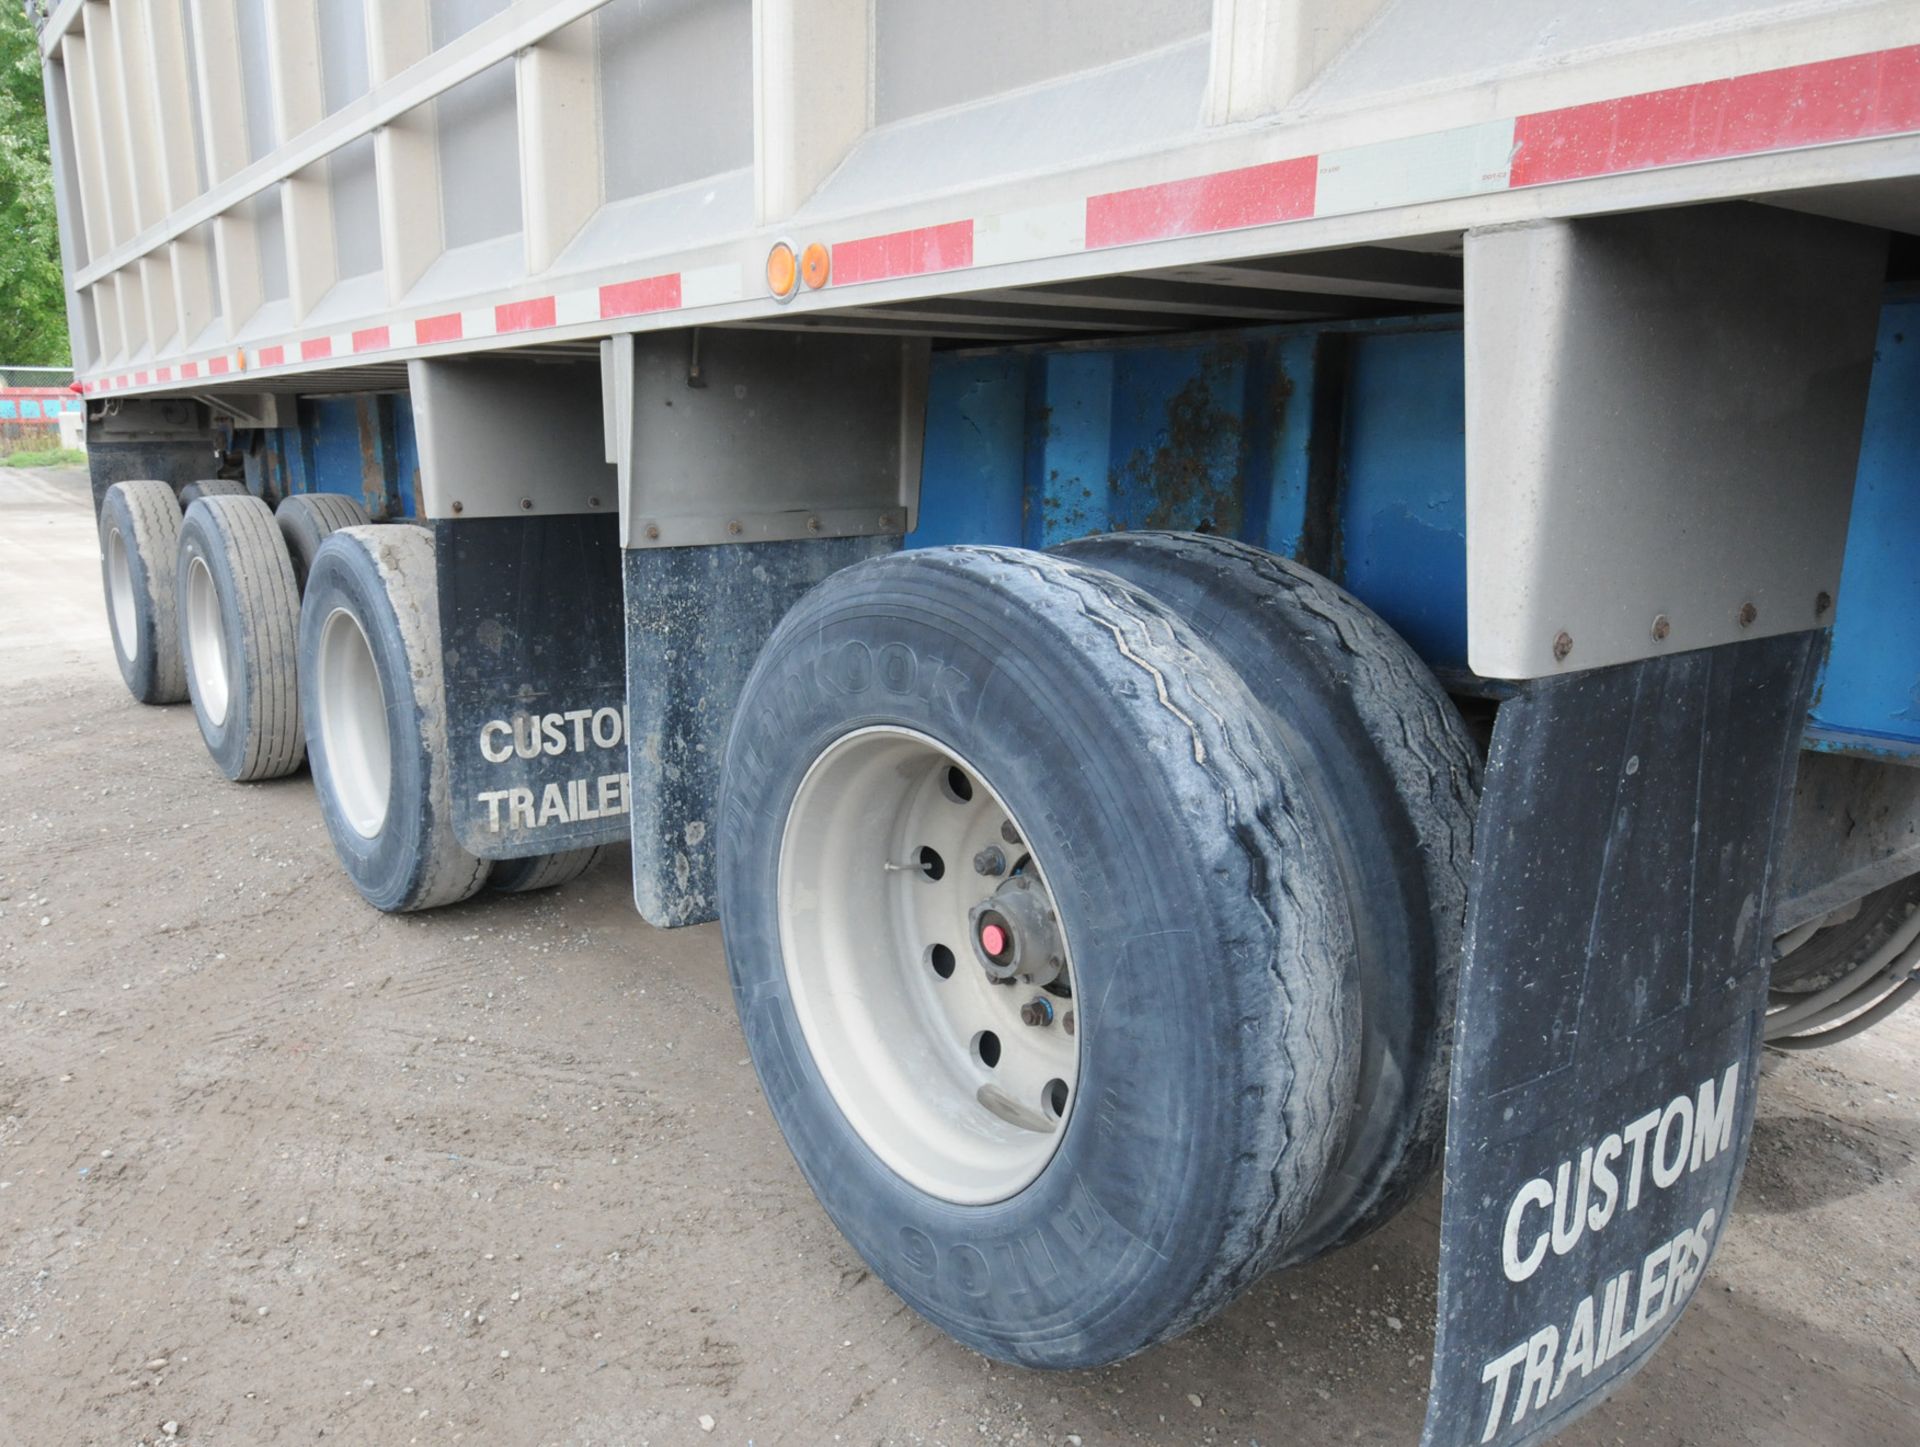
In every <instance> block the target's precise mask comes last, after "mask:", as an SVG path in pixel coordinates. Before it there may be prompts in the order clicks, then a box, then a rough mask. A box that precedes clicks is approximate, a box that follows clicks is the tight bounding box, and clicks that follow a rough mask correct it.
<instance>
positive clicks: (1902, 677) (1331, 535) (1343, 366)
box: [907, 295, 1920, 759]
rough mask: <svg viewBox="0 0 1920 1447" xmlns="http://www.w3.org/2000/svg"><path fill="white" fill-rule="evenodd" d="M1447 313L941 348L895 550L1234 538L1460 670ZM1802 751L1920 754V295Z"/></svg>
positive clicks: (1461, 564)
mask: <svg viewBox="0 0 1920 1447" xmlns="http://www.w3.org/2000/svg"><path fill="white" fill-rule="evenodd" d="M1464 377H1465V372H1464V358H1463V354H1462V349H1461V339H1460V332H1459V324H1458V321H1457V320H1456V319H1452V318H1439V319H1419V320H1411V321H1395V322H1384V323H1382V322H1368V323H1337V324H1323V325H1312V326H1295V327H1276V328H1263V329H1259V330H1249V331H1239V332H1230V333H1221V334H1217V335H1212V336H1205V337H1190V338H1183V339H1178V340H1173V341H1167V340H1156V341H1153V342H1116V343H1111V344H1104V343H1103V344H1072V345H1065V346H1050V347H1030V348H1008V349H1005V350H997V351H969V352H952V353H943V354H940V355H937V356H936V357H935V358H934V363H933V374H932V383H931V385H932V393H931V405H930V407H929V409H928V416H927V442H926V462H925V470H924V474H923V479H922V485H921V510H920V522H919V527H918V529H917V531H915V533H914V534H913V535H912V536H911V537H910V538H909V539H908V540H907V543H908V546H909V547H931V546H936V545H939V544H942V543H952V542H998V543H1022V544H1025V545H1026V546H1029V547H1037V548H1039V547H1050V546H1052V545H1053V544H1055V543H1058V542H1064V541H1066V540H1067V539H1069V538H1075V537H1081V536H1084V535H1086V534H1088V533H1096V532H1105V531H1109V530H1115V529H1137V528H1184V529H1199V530H1201V531H1215V532H1220V533H1226V534H1230V535H1232V536H1235V537H1239V538H1242V539H1245V540H1247V541H1249V542H1255V543H1259V544H1260V545H1262V546H1264V547H1267V548H1271V549H1272V550H1273V551H1275V552H1278V553H1283V554H1286V555H1287V556H1290V557H1294V558H1297V559H1298V560H1300V561H1301V562H1304V563H1307V564H1308V565H1309V566H1313V567H1316V568H1319V569H1320V570H1322V571H1324V572H1326V573H1328V574H1329V575H1330V576H1332V577H1333V578H1335V579H1336V580H1338V581H1339V582H1341V583H1342V584H1344V585H1345V586H1346V587H1347V588H1349V589H1351V590H1352V591H1353V592H1354V593H1355V594H1357V595H1358V596H1359V597H1360V598H1361V599H1363V600H1364V601H1365V602H1366V603H1367V604H1368V605H1369V606H1371V607H1372V608H1373V609H1375V610H1376V611H1377V612H1379V613H1380V614H1381V615H1382V616H1383V617H1384V618H1385V619H1386V620H1387V621H1388V622H1389V623H1391V624H1392V625H1393V626H1394V627H1395V628H1397V629H1398V630H1399V631H1400V632H1401V633H1402V634H1403V635H1405V637H1406V638H1407V639H1408V641H1409V642H1411V643H1412V644H1413V646H1414V647H1415V649H1417V650H1418V651H1419V653H1420V655H1421V656H1422V657H1423V658H1425V659H1426V660H1427V662H1428V663H1429V664H1430V665H1432V666H1433V667H1434V668H1435V669H1437V670H1439V671H1440V672H1441V673H1442V675H1443V676H1445V677H1447V678H1448V680H1449V682H1451V683H1454V684H1456V685H1463V684H1464V685H1466V686H1471V680H1469V679H1467V678H1465V676H1464V675H1465V670H1466V650H1467V620H1466V505H1465V503H1466V436H1465V420H1464V419H1465V381H1464ZM1836 618H1837V621H1836V624H1835V628H1834V633H1833V645H1832V650H1831V654H1830V657H1829V660H1828V663H1827V667H1826V671H1825V676H1824V679H1823V682H1822V685H1821V687H1820V690H1819V692H1818V693H1817V695H1816V702H1815V707H1814V712H1813V717H1812V719H1811V720H1810V723H1809V731H1808V742H1809V744H1810V746H1812V747H1816V748H1843V749H1847V750H1849V751H1855V752H1868V753H1881V754H1889V755H1893V756H1898V757H1911V758H1915V759H1920V297H1916V296H1909V295H1896V296H1894V297H1893V298H1892V299H1890V300H1889V302H1888V304H1887V307H1886V310H1885V313H1884V317H1883V322H1882V327H1881V334H1880V341H1879V353H1878V358H1877V361H1876V365H1875V370H1874V378H1873V390H1872V395H1871V398H1870V400H1869V403H1868V415H1867V426H1866V432H1865V436H1864V439H1863V445H1862V451H1861V458H1860V471H1859V480H1858V483H1857V485H1856V488H1855V495H1854V511H1853V520H1852V528H1851V532H1850V533H1849V538H1848V545H1847V557H1846V566H1845V570H1844V573H1843V576H1842V580H1841V585H1840V594H1839V605H1838V611H1837V614H1836Z"/></svg>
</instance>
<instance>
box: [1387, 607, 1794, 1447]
mask: <svg viewBox="0 0 1920 1447" xmlns="http://www.w3.org/2000/svg"><path fill="white" fill-rule="evenodd" d="M1815 637H1816V635H1813V634H1807V633H1802V634H1794V635H1789V636H1786V637H1780V638H1772V639H1766V640H1761V641H1755V642H1751V643H1737V644H1730V645H1727V646H1724V647H1719V648H1711V649H1704V650H1701V651H1699V652H1694V653H1686V654H1680V655H1677V656H1675V657H1672V658H1663V659H1654V660H1650V661H1647V662H1643V663H1633V664H1626V665H1623V666H1621V667H1618V668H1608V669H1601V670H1596V671H1593V672H1590V673H1584V674H1574V675H1569V676H1567V677H1564V678H1557V679H1548V680H1542V681H1540V682H1537V683H1530V684H1527V685H1525V686H1523V687H1522V689H1521V691H1520V693H1519V694H1518V696H1517V697H1515V698H1514V699H1512V700H1511V701H1510V702H1508V703H1506V704H1505V705H1503V706H1502V708H1501V710H1500V715H1499V719H1498V722H1497V724H1496V726H1495V729H1494V738H1493V750H1492V755H1491V757H1490V759H1489V761H1488V767H1487V778H1486V790H1485V793H1484V795H1483V796H1482V802H1481V806H1480V815H1479V824H1478V831H1477V833H1478V838H1477V842H1476V846H1475V857H1474V863H1473V884H1472V896H1471V904H1470V906H1469V916H1468V930H1467V954H1466V960H1465V967H1464V969H1463V971H1462V974H1461V983H1460V1005H1459V1016H1458V1023H1457V1026H1456V1033H1455V1053H1454V1066H1453V1082H1452V1115H1451V1118H1450V1120H1449V1123H1448V1128H1447V1156H1446V1199H1445V1205H1444V1209H1443V1215H1442V1226H1441V1239H1440V1322H1439V1334H1438V1340H1437V1343H1436V1347H1435V1351H1434V1362H1433V1385H1432V1392H1431V1396H1430V1398H1429V1402H1428V1411H1427V1423H1426V1431H1425V1434H1424V1438H1423V1440H1424V1442H1425V1443H1426V1444H1429V1447H1441V1444H1449V1447H1450V1444H1456V1443H1458V1444H1466V1443H1497V1444H1501V1447H1518V1444H1521V1443H1532V1442H1539V1441H1542V1440H1544V1439H1545V1438H1547V1437H1549V1436H1551V1435H1552V1434H1553V1433H1554V1432H1556V1431H1557V1430H1559V1429H1560V1428H1561V1427H1563V1426H1565V1425H1566V1424H1567V1422H1569V1421H1570V1420H1571V1419H1572V1418H1573V1417H1575V1416H1576V1415H1578V1414H1579V1413H1580V1412H1581V1411H1582V1410H1584V1409H1585V1408H1587V1407H1591V1406H1592V1405H1594V1404H1595V1403H1596V1402H1598V1401H1599V1400H1600V1399H1601V1398H1603V1397H1604V1396H1605V1395H1606V1394H1607V1393H1608V1392H1609V1391H1611V1390H1612V1389H1613V1388H1614V1387H1616V1386H1618V1385H1619V1384H1620V1383H1621V1382H1622V1381H1624V1380H1625V1379H1626V1378H1627V1377H1628V1376H1629V1375H1631V1374H1632V1372H1633V1371H1634V1370H1635V1369H1636V1368H1637V1367H1639V1366H1640V1365H1641V1363H1643V1362H1644V1361H1646V1359H1647V1358H1648V1356H1649V1355H1650V1354H1651V1353H1652V1352H1653V1350H1654V1348H1655V1347H1656V1346H1658V1345H1659V1343H1660V1342H1661V1340H1662V1339H1663V1338H1664V1337H1665V1336H1666V1334H1667V1333H1668V1332H1669V1331H1670V1330H1672V1328H1673V1325H1674V1323H1675V1322H1676V1321H1677V1320H1678V1319H1679V1316H1680V1313H1681V1311H1682V1310H1683V1309H1684V1308H1685V1306H1686V1304H1687V1301H1688V1300H1689V1299H1690V1297H1691V1296H1692V1294H1693V1292H1694V1290H1695V1289H1696V1288H1697V1287H1698V1285H1699V1283H1700V1279H1701V1275H1702V1273H1703V1272H1704V1271H1705V1269H1706V1265H1707V1262H1708V1260H1709V1259H1710V1258H1711V1256H1712V1254H1713V1248H1714V1244H1715V1242H1716V1241H1717V1239H1718V1237H1719V1235H1720V1232H1721V1231H1722V1229H1723V1228H1724V1227H1725V1225H1726V1221H1727V1214H1728V1212H1729V1210H1730V1209H1731V1208H1732V1205H1733V1197H1734V1192H1735V1190H1736V1189H1737V1187H1738V1185H1739V1178H1740V1171H1741V1167H1742V1165H1743V1163H1744V1162H1745V1160H1746V1153H1747V1142H1748V1137H1749V1134H1750V1132H1751V1129H1752V1124H1753V1110H1754V1087H1755V1076H1756V1069H1757V1064H1758V1060H1759V1052H1760V1031H1761V1021H1762V1017H1763V1015H1764V1012H1765V1007H1766V991H1767V975H1768V969H1769V965H1770V957H1771V951H1770V949H1769V943H1770V942H1769V937H1768V936H1769V931H1768V928H1767V920H1768V918H1769V915H1770V901H1769V898H1768V888H1769V878H1770V875H1771V873H1772V866H1773V860H1774V855H1775V851H1776V848H1777V846H1778V844H1779V841H1780V839H1781V836H1782V831H1783V829H1784V825H1785V814H1786V806H1787V800H1788V797H1789V793H1788V791H1789V789H1790V787H1791V784H1792V781H1793V769H1794V762H1795V755H1796V750H1797V747H1798V743H1799V738H1800V731H1801V727H1802V723H1803V721H1804V719H1805V717H1806V710H1807V701H1808V695H1809V692H1810V689H1811V681H1812V671H1813V670H1812V666H1811V662H1810V660H1811V658H1812V655H1813V649H1812V641H1813V639H1814V638H1815Z"/></svg>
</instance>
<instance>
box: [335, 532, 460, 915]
mask: <svg viewBox="0 0 1920 1447" xmlns="http://www.w3.org/2000/svg"><path fill="white" fill-rule="evenodd" d="M300 703H301V709H302V712H303V714H304V716H305V717H306V720H307V732H308V742H307V747H308V758H309V761H310V762H311V763H312V765H313V779H314V791H315V793H316V794H318V796H319V799H320V811H321V813H322V815H323V816H324V817H325V818H326V821H327V832H328V833H329V834H330V835H331V836H332V837H333V846H334V852H335V853H336V854H337V855H338V856H339V858H340V863H341V865H342V867H343V868H345V870H346V871H347V876H348V878H350V879H351V880H352V881H353V884H354V887H355V888H356V889H358V890H359V891H360V893H361V896H362V897H363V898H364V899H365V900H366V901H367V903H369V904H371V905H372V906H373V907H374V908H375V909H379V910H384V911H386V912H387V913H389V914H397V913H404V912H407V911H411V910H421V909H435V908H438V907H439V906H441V905H447V904H454V903H457V902H458V901H460V900H463V899H467V898H470V897H471V896H472V895H474V894H475V893H477V892H478V891H479V889H480V887H481V886H482V885H484V884H485V883H486V882H487V872H488V869H489V865H488V863H487V861H485V860H483V859H477V858H475V857H474V856H473V855H471V854H469V853H468V852H467V851H466V850H465V849H463V848H461V846H460V842H459V840H458V839H457V838H455V836H454V829H453V811H452V796H451V792H450V787H449V783H448V767H447V712H446V686H445V682H444V679H443V675H442V668H441V657H440V612H439V603H438V599H437V595H436V584H435V574H434V560H433V537H432V535H431V534H430V533H428V532H427V531H426V530H425V529H422V528H406V527H383V526H372V527H352V528H342V529H340V530H339V531H337V532H335V533H334V534H333V535H332V536H331V537H329V538H328V539H327V540H326V541H325V542H324V543H322V544H321V545H320V550H319V552H317V553H316V554H315V555H314V560H313V567H312V570H311V571H310V572H309V573H308V574H307V590H306V596H305V597H304V598H303V599H302V601H301V607H300Z"/></svg>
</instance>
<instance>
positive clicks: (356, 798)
mask: <svg viewBox="0 0 1920 1447" xmlns="http://www.w3.org/2000/svg"><path fill="white" fill-rule="evenodd" d="M314 692H315V693H316V695H317V696H318V698H319V702H320V743H321V747H322V748H323V749H324V750H325V751H326V761H327V778H328V782H329V784H330V785H331V787H332V791H333V798H334V802H335V803H336V804H338V805H339V806H340V812H341V813H342V814H344V815H346V818H347V822H348V823H349V824H351V825H352V826H353V828H354V831H355V832H356V833H358V834H359V835H360V836H361V837H362V838H363V839H371V838H373V837H374V835H376V834H378V833H379V832H380V826H381V825H383V824H385V823H386V821H387V804H388V801H389V800H390V799H391V798H392V796H393V743H392V740H391V739H390V738H389V737H388V735H387V696H386V693H385V691H384V690H383V689H382V688H381V687H380V670H379V668H378V667H377V666H376V665H375V664H374V661H373V646H372V645H371V644H370V643H368V642H367V634H366V630H365V629H363V628H362V627H361V626H360V620H359V619H358V618H356V617H354V616H353V614H351V613H349V612H348V611H347V610H346V609H345V608H336V609H334V610H333V612H332V613H330V614H328V615H327V621H326V622H325V623H324V624H322V625H321V629H320V657H319V677H318V679H317V681H316V687H315V689H314Z"/></svg>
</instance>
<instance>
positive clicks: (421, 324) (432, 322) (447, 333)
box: [413, 312, 466, 347]
mask: <svg viewBox="0 0 1920 1447" xmlns="http://www.w3.org/2000/svg"><path fill="white" fill-rule="evenodd" d="M465 335H466V329H465V328H464V327H463V326H461V324H460V313H459V312H448V313H447V314H446V315H445V316H443V317H422V318H420V320H419V321H417V322H415V323H414V324H413V339H414V341H416V342H417V343H419V344H420V345H421V346H423V347H424V346H428V345H430V344H432V343H434V342H457V341H459V340H460V339H461V338H462V337H463V336H465Z"/></svg>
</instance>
